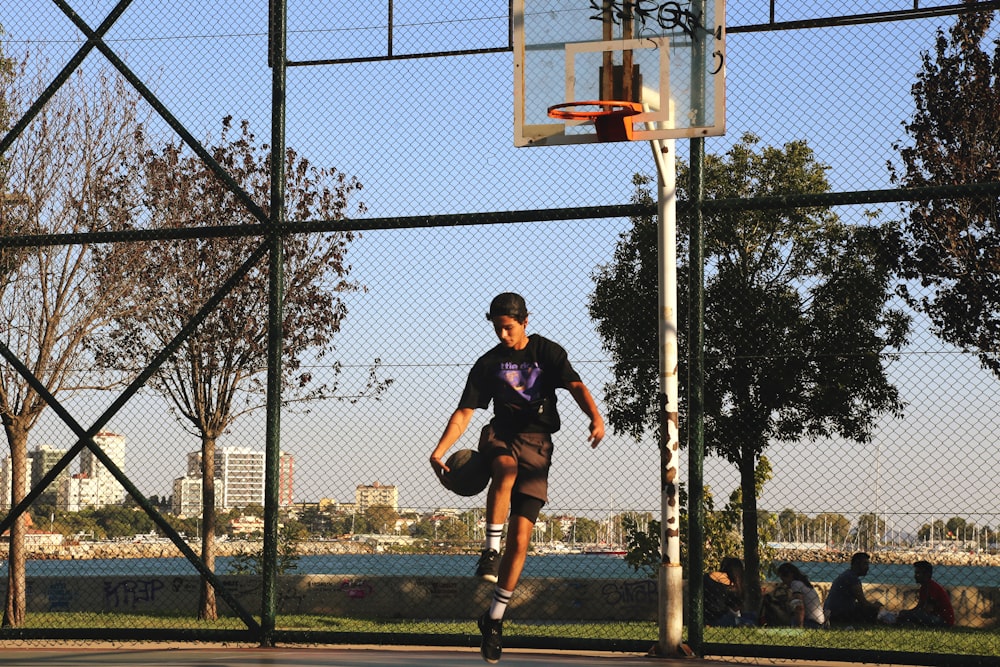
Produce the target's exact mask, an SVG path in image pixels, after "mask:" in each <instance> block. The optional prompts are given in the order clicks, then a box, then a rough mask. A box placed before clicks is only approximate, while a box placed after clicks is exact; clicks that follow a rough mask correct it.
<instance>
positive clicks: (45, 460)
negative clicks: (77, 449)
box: [28, 445, 72, 505]
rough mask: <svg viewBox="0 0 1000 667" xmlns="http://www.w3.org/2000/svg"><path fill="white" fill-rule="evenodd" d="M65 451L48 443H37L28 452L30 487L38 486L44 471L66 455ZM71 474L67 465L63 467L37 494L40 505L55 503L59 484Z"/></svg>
mask: <svg viewBox="0 0 1000 667" xmlns="http://www.w3.org/2000/svg"><path fill="white" fill-rule="evenodd" d="M67 451H68V450H65V449H56V448H55V447H50V446H49V445H37V446H36V447H35V448H34V449H33V450H31V451H30V452H28V458H29V459H31V488H34V487H36V486H38V484H39V482H41V481H42V478H43V477H45V475H46V473H48V472H49V471H50V470H52V468H53V467H54V466H55V464H56V463H58V462H59V459H61V458H62V457H63V456H65V455H66V452H67ZM71 474H72V473H71V472H70V471H69V466H66V467H65V468H63V470H62V472H60V473H59V474H58V475H57V476H56V478H55V479H54V480H53V481H52V483H51V484H49V485H48V486H47V487H46V488H45V490H44V491H42V493H41V495H39V496H38V500H37V501H36V502H38V503H39V504H42V505H55V504H56V501H57V497H58V495H59V485H60V484H62V483H63V481H64V480H67V479H69V478H70V475H71Z"/></svg>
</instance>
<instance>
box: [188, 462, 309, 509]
mask: <svg viewBox="0 0 1000 667" xmlns="http://www.w3.org/2000/svg"><path fill="white" fill-rule="evenodd" d="M293 460H294V459H293V458H292V456H291V455H290V454H282V455H281V456H280V459H279V461H278V472H279V502H280V504H281V505H282V506H286V505H291V503H292V493H291V489H292V485H293V482H294V479H293ZM201 477H202V471H201V452H190V453H189V454H188V455H187V473H186V475H185V476H184V477H180V478H177V479H175V480H174V500H173V505H172V509H173V512H174V514H178V515H181V516H191V515H193V514H198V513H200V512H201ZM248 505H260V506H261V507H263V506H264V452H263V451H261V450H256V449H250V448H248V447H218V448H216V450H215V506H216V508H217V509H224V510H230V509H234V508H242V507H247V506H248Z"/></svg>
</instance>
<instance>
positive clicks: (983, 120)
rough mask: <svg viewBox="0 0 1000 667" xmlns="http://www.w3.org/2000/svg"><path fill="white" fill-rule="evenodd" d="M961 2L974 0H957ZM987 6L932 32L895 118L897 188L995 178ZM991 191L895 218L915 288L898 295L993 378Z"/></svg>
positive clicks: (996, 232) (995, 303)
mask: <svg viewBox="0 0 1000 667" xmlns="http://www.w3.org/2000/svg"><path fill="white" fill-rule="evenodd" d="M964 2H965V4H967V5H972V4H975V2H974V1H973V0H964ZM995 17H996V11H995V10H989V11H982V12H967V13H962V14H958V15H957V16H956V18H955V24H954V25H953V26H952V28H951V30H950V31H949V32H948V33H947V34H946V33H945V32H944V31H943V30H938V33H937V39H936V43H935V47H934V53H933V55H932V54H930V53H924V54H923V58H922V61H923V62H922V65H923V68H922V70H921V71H920V72H919V73H918V74H917V81H916V83H915V84H914V85H913V88H912V93H913V100H914V102H915V104H916V110H915V111H914V114H913V117H912V119H911V120H910V121H909V122H905V123H904V124H903V127H904V129H905V130H906V133H907V134H908V135H909V137H910V139H911V140H912V143H911V144H910V145H907V146H903V145H901V144H897V145H896V146H895V148H896V149H897V150H898V151H899V154H900V157H901V158H902V162H903V165H902V170H901V171H899V170H897V169H896V168H895V167H894V166H893V165H890V173H891V175H892V178H893V181H894V182H896V183H898V184H899V185H901V186H903V187H924V186H944V185H956V184H971V183H996V182H997V181H998V180H1000V125H998V124H997V123H996V119H997V118H998V117H1000V42H998V41H996V40H992V49H993V52H992V55H991V54H990V53H987V52H986V50H985V49H984V48H983V47H984V44H983V42H984V40H986V38H987V35H988V33H989V32H990V28H991V26H992V25H993V21H994V18H995ZM998 202H1000V197H998V196H997V195H996V194H993V195H983V196H981V197H977V198H972V197H952V198H947V199H946V198H937V199H929V200H925V201H919V202H912V203H911V204H910V205H909V212H908V215H907V217H906V218H905V219H904V220H903V225H902V227H903V238H904V241H905V245H906V253H905V257H904V258H905V262H904V268H905V274H904V275H905V276H906V277H907V278H909V279H912V280H913V281H919V284H920V287H921V288H922V290H923V291H922V292H921V293H920V294H916V295H915V294H913V285H912V284H911V285H910V286H909V287H910V289H909V290H908V291H907V292H906V295H907V296H908V300H909V302H910V303H911V304H912V305H913V306H914V307H915V308H917V309H918V310H920V311H922V312H923V313H925V314H926V315H927V316H928V317H929V318H930V320H931V322H932V324H933V327H934V331H935V333H936V335H938V336H939V337H940V338H941V339H942V340H944V341H946V342H948V343H951V344H953V345H956V346H958V347H960V348H961V349H963V350H966V351H973V352H975V353H976V354H977V355H978V357H979V361H980V363H981V364H982V365H983V367H984V368H987V369H989V370H990V371H991V372H992V373H993V374H994V375H995V376H996V377H998V378H1000V250H998V249H1000V225H998V217H997V211H998V210H1000V207H998Z"/></svg>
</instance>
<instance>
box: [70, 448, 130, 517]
mask: <svg viewBox="0 0 1000 667" xmlns="http://www.w3.org/2000/svg"><path fill="white" fill-rule="evenodd" d="M94 443H95V444H96V445H97V446H98V447H100V448H101V451H103V452H104V454H105V455H106V456H107V457H108V458H109V459H111V461H112V462H113V463H114V464H115V465H116V466H118V468H119V469H120V470H122V471H124V470H125V436H124V435H119V434H118V433H111V432H109V431H102V432H100V433H98V434H97V435H95V436H94ZM80 472H81V473H83V474H84V475H86V476H87V477H88V478H89V479H91V480H93V486H94V488H95V493H96V497H95V503H94V507H104V506H106V505H121V504H122V502H124V500H125V488H124V487H123V486H122V485H121V484H119V483H118V480H117V479H115V478H114V476H113V475H112V474H111V471H110V470H108V469H107V468H105V467H104V464H102V463H101V460H100V459H98V458H97V456H96V455H95V454H94V452H93V451H91V450H90V448H89V447H85V448H84V449H83V451H81V452H80Z"/></svg>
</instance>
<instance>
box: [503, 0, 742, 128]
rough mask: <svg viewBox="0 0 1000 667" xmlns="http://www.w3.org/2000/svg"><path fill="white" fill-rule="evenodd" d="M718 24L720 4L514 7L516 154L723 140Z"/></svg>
mask: <svg viewBox="0 0 1000 667" xmlns="http://www.w3.org/2000/svg"><path fill="white" fill-rule="evenodd" d="M725 16H726V5H725V0H688V1H684V0H680V1H678V2H663V1H662V0H513V15H512V19H513V42H514V144H515V145H517V146H545V145H553V144H582V143H594V142H601V141H628V140H631V141H647V140H650V139H676V138H682V137H701V136H714V135H721V134H725V130H726V31H725ZM609 121H610V124H609ZM602 122H603V126H602ZM608 128H611V129H610V130H609V129H608Z"/></svg>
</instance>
